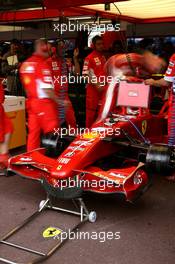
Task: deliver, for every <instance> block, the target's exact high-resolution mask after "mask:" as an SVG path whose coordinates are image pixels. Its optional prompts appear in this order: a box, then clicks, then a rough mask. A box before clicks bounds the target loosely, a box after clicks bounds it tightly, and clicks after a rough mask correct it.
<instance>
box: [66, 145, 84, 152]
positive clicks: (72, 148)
mask: <svg viewBox="0 0 175 264" xmlns="http://www.w3.org/2000/svg"><path fill="white" fill-rule="evenodd" d="M68 149H71V150H78V151H83V150H84V148H81V147H79V146H75V147H72V146H70V147H68Z"/></svg>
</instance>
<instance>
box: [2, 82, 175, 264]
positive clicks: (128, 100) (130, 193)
mask: <svg viewBox="0 0 175 264" xmlns="http://www.w3.org/2000/svg"><path fill="white" fill-rule="evenodd" d="M149 90H150V87H149V86H146V85H144V84H142V83H140V84H136V83H130V84H128V83H126V82H121V83H120V86H119V89H118V100H117V109H118V111H116V112H115V114H114V113H113V114H110V116H108V117H107V118H105V119H103V120H101V121H99V122H97V123H96V124H95V125H94V126H93V128H91V130H90V131H86V130H85V131H84V132H83V133H79V134H78V135H77V136H70V135H68V136H64V137H60V135H57V132H58V131H57V130H56V131H55V135H52V136H50V135H49V136H46V137H45V138H44V139H43V145H44V146H45V147H43V148H40V149H36V150H34V151H32V152H28V153H24V154H21V155H18V156H15V157H12V158H11V159H10V160H9V165H8V172H9V173H15V174H17V175H20V176H22V177H25V178H28V179H32V180H39V181H41V183H42V185H43V187H44V189H45V190H46V193H47V198H46V200H43V201H41V202H40V205H39V209H38V211H36V212H35V213H34V214H33V215H32V216H30V217H29V218H28V219H26V220H25V221H24V222H23V223H22V224H21V225H18V226H17V227H16V228H14V229H13V230H11V231H10V232H9V233H8V234H6V235H5V236H4V237H3V238H2V239H1V240H0V243H1V244H3V245H7V246H11V247H15V248H16V249H20V250H24V251H27V252H30V253H32V254H35V255H38V258H37V259H36V260H34V261H33V262H32V261H31V262H30V263H39V262H41V261H44V260H45V259H47V258H48V257H50V256H51V255H52V254H53V253H54V252H55V251H56V250H57V249H58V248H59V247H60V245H61V244H62V242H60V241H58V242H57V244H56V245H55V246H54V247H53V248H52V249H50V250H49V251H48V253H43V252H40V251H36V249H35V250H33V249H31V248H26V247H23V246H21V245H18V244H14V243H10V242H9V241H8V238H9V237H11V236H12V235H14V234H15V233H16V232H18V231H19V230H20V229H21V228H23V227H24V226H25V225H27V224H28V223H29V222H31V221H32V220H34V219H35V218H36V217H37V216H38V214H40V213H41V212H43V211H44V210H45V209H51V210H56V211H61V212H66V213H70V214H74V215H78V216H80V219H81V220H80V222H79V223H78V225H76V226H75V227H74V228H73V229H72V231H76V230H78V228H79V227H80V225H82V223H84V222H85V221H87V220H89V221H90V222H95V220H96V213H95V212H94V211H92V212H89V211H88V209H87V207H86V206H85V204H84V202H83V199H82V195H83V193H84V192H94V193H100V194H113V195H123V196H124V197H125V199H126V200H128V201H134V200H135V199H137V198H138V197H139V196H140V195H141V194H142V193H143V192H144V191H146V190H147V189H148V187H149V185H150V176H149V175H150V171H151V173H153V172H154V171H156V172H159V173H161V174H162V173H165V174H166V175H167V174H169V173H170V172H171V170H172V169H173V168H174V161H175V155H174V150H173V148H170V147H168V146H167V145H166V144H165V143H166V134H167V133H166V131H167V119H166V105H165V106H163V108H162V110H161V111H160V113H159V114H157V115H152V114H151V113H150V111H149V105H148V101H149V93H150V91H149ZM162 142H164V144H162ZM54 197H56V198H59V199H72V200H73V201H74V203H76V205H77V206H79V209H80V211H79V212H78V211H77V210H76V211H72V210H67V209H65V208H59V207H56V206H54V205H53V201H54V199H53V198H54ZM0 261H2V262H5V263H17V262H14V261H13V262H12V261H11V260H8V259H4V258H3V257H1V256H0Z"/></svg>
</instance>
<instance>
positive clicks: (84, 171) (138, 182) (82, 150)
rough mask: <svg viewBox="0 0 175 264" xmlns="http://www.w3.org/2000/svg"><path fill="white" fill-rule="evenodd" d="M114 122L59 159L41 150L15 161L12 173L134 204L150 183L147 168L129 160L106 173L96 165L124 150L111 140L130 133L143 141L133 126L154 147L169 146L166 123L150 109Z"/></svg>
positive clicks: (116, 117)
mask: <svg viewBox="0 0 175 264" xmlns="http://www.w3.org/2000/svg"><path fill="white" fill-rule="evenodd" d="M112 118H113V120H112V122H111V118H106V119H105V120H103V121H102V122H100V123H97V124H96V125H94V127H93V128H92V129H91V132H90V133H84V134H82V135H78V136H77V137H76V138H75V139H74V140H73V141H72V142H71V143H70V145H69V146H68V147H67V148H66V149H65V150H64V151H63V152H62V153H61V155H60V156H59V157H58V158H56V159H53V158H50V157H46V156H45V155H44V153H45V150H44V149H37V150H35V151H32V152H29V153H24V154H21V155H18V156H15V157H12V158H11V159H10V160H9V170H10V171H13V172H15V173H17V174H18V175H21V176H23V177H26V178H29V179H34V180H42V179H43V178H45V179H46V180H47V182H48V183H49V184H51V185H52V186H54V187H58V188H60V186H62V185H61V184H62V183H63V182H64V184H65V185H66V183H68V181H69V184H70V179H72V184H73V182H76V183H77V181H78V183H79V186H80V187H81V188H82V189H83V190H84V191H92V192H97V193H105V194H107V193H108V194H109V193H110V194H111V193H114V194H116V193H119V194H124V195H125V197H126V199H127V200H133V199H134V198H135V197H136V196H137V194H138V192H139V191H140V190H141V189H142V188H144V187H145V186H146V185H147V184H148V182H149V180H148V175H147V173H146V171H145V170H144V164H142V163H137V164H136V162H134V163H133V162H129V163H128V162H127V160H126V162H125V165H124V166H122V167H120V166H118V165H116V168H112V169H108V170H103V169H101V168H100V166H97V165H96V162H97V161H99V160H101V159H104V158H107V157H110V156H111V155H113V154H117V153H119V152H120V151H121V150H122V149H124V147H123V146H120V145H118V144H115V143H113V142H112V141H111V142H110V141H108V140H106V139H108V138H112V139H115V141H117V140H118V141H121V140H125V141H126V134H127V133H128V134H129V136H130V137H132V138H133V139H135V140H139V141H143V139H142V138H141V136H140V135H139V133H138V131H137V130H136V129H135V128H134V126H133V124H134V125H135V126H136V127H137V128H138V129H139V130H140V131H141V132H142V134H143V135H144V137H145V138H146V139H149V141H150V143H162V142H165V138H166V135H165V134H166V132H165V126H166V125H165V124H166V121H165V118H164V115H163V114H159V115H156V116H153V115H152V114H150V113H149V111H148V109H145V110H143V109H140V110H139V111H138V112H137V114H135V115H127V114H125V115H122V114H121V115H119V114H113V116H112ZM123 131H125V134H123ZM116 163H117V158H116ZM80 184H81V185H80ZM65 185H64V186H65ZM66 187H67V186H66Z"/></svg>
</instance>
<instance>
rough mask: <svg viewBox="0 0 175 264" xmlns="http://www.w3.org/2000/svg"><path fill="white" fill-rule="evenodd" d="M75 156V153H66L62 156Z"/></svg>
mask: <svg viewBox="0 0 175 264" xmlns="http://www.w3.org/2000/svg"><path fill="white" fill-rule="evenodd" d="M74 154H75V152H73V151H71V152H67V153H66V154H65V155H64V156H65V157H72V156H73V155H74Z"/></svg>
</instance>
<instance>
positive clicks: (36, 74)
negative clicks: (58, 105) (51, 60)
mask: <svg viewBox="0 0 175 264" xmlns="http://www.w3.org/2000/svg"><path fill="white" fill-rule="evenodd" d="M20 74H21V79H22V83H23V85H24V87H25V90H26V92H27V97H28V98H29V99H42V98H47V94H45V92H44V89H54V85H53V80H52V73H51V70H50V68H49V65H48V64H47V62H46V60H45V58H44V57H42V56H39V55H35V54H33V55H32V56H31V57H30V58H29V59H27V60H26V61H25V62H23V64H22V66H21V68H20Z"/></svg>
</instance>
